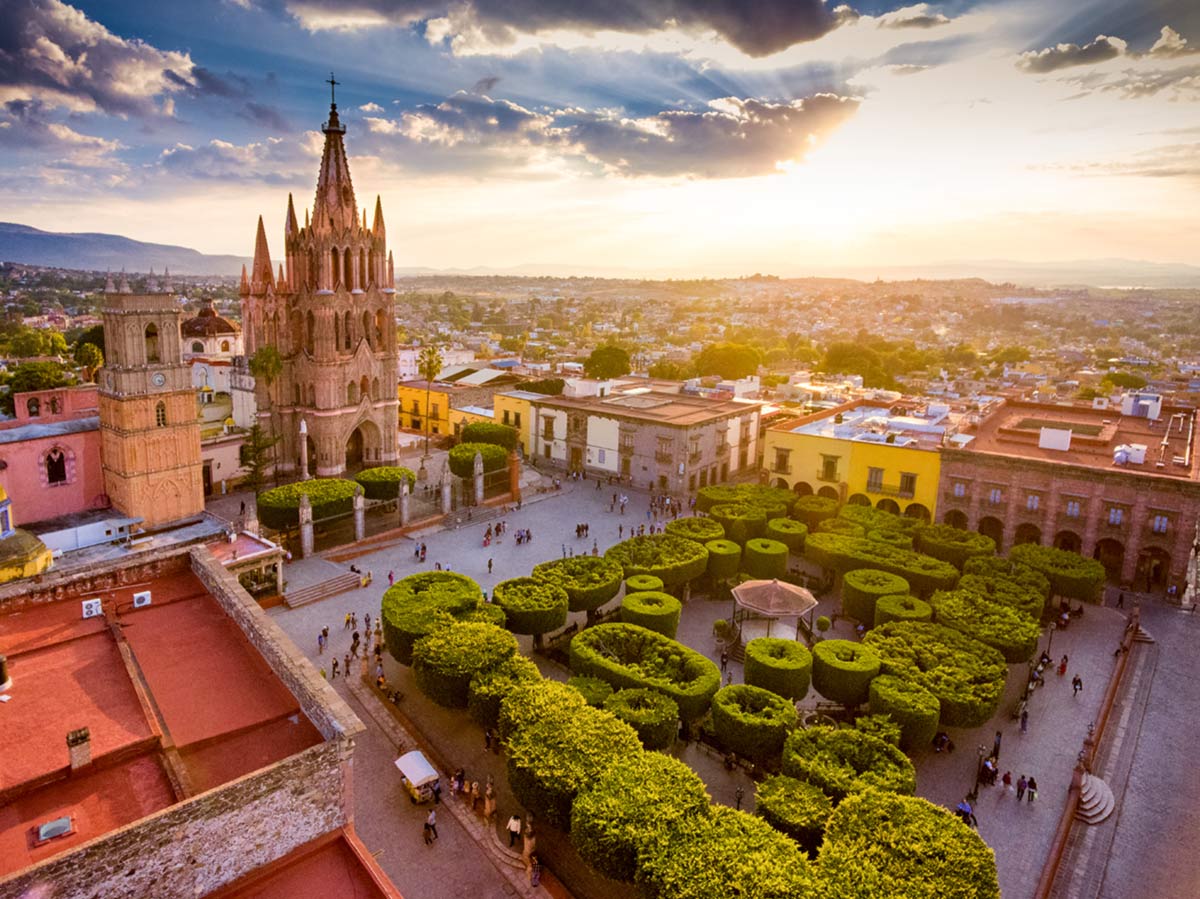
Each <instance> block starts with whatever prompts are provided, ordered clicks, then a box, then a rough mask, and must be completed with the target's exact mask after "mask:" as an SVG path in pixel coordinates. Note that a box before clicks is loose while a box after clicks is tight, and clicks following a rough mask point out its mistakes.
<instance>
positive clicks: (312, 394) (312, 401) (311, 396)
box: [308, 382, 317, 459]
mask: <svg viewBox="0 0 1200 899" xmlns="http://www.w3.org/2000/svg"><path fill="white" fill-rule="evenodd" d="M308 404H309V405H310V406H316V404H317V388H316V387H315V386H314V385H313V384H312V383H311V382H310V383H309V385H308ZM313 458H314V459H315V458H316V456H314V457H313Z"/></svg>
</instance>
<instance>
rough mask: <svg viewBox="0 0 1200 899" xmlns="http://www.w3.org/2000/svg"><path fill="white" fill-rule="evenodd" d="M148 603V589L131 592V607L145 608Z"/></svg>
mask: <svg viewBox="0 0 1200 899" xmlns="http://www.w3.org/2000/svg"><path fill="white" fill-rule="evenodd" d="M148 605H150V591H149V590H143V591H141V592H140V593H135V594H133V607H134V608H135V609H141V608H145V607H146V606H148Z"/></svg>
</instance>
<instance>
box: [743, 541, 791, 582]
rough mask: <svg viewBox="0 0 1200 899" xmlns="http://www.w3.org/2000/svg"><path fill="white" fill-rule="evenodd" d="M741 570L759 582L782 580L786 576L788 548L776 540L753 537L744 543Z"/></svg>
mask: <svg viewBox="0 0 1200 899" xmlns="http://www.w3.org/2000/svg"><path fill="white" fill-rule="evenodd" d="M742 556H743V558H742V568H743V569H745V571H746V573H747V574H749V575H750V576H751V577H754V578H759V579H761V580H771V579H772V578H782V577H784V576H785V575H786V574H787V563H788V548H787V546H786V545H784V544H782V543H780V542H779V541H778V540H768V539H767V538H766V537H755V538H753V539H751V540H747V541H746V550H745V552H744V553H743V554H742Z"/></svg>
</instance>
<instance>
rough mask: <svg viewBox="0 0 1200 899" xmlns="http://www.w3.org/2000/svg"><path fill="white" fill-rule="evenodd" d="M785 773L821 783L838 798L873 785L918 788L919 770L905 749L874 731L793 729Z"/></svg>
mask: <svg viewBox="0 0 1200 899" xmlns="http://www.w3.org/2000/svg"><path fill="white" fill-rule="evenodd" d="M783 773H784V774H786V775H787V776H788V777H795V778H797V779H798V780H803V781H806V782H808V783H810V784H813V785H814V786H818V787H820V788H821V789H822V790H824V791H825V793H826V794H827V795H828V796H829V797H830V798H832V799H833V801H834V803H838V802H841V801H842V800H843V799H845V798H846V797H847V796H848V795H850V794H851V793H855V792H858V791H859V790H865V789H868V788H870V787H875V788H876V789H880V790H888V791H890V792H893V793H903V794H905V795H909V794H912V793H914V792H916V789H917V773H916V770H915V769H914V768H913V763H912V762H911V761H909V760H908V757H907V756H906V755H905V754H904V753H903V752H901V751H900V750H899V749H897V748H896V747H895V746H892V745H891V744H889V743H885V742H884V741H883V740H880V739H879V738H878V737H873V736H871V735H870V734H864V733H862V732H861V731H857V730H850V729H839V728H835V727H809V728H806V729H804V730H795V731H792V733H791V735H790V736H789V737H788V738H787V743H786V744H785V745H784V747H783Z"/></svg>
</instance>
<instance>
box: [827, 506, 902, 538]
mask: <svg viewBox="0 0 1200 899" xmlns="http://www.w3.org/2000/svg"><path fill="white" fill-rule="evenodd" d="M838 518H841V519H843V520H845V521H852V522H854V523H855V524H857V525H859V526H860V527H861V528H862V529H863V530H864V531H903V532H904V533H906V534H915V533H916V532H917V531H919V530H920V529H921V527H922V523H921V522H920V521H919V520H918V519H916V518H907V517H905V516H904V515H896V514H895V513H894V512H885V511H884V510H883V509H875V508H872V507H871V506H857V505H854V504H853V503H848V504H847V505H844V506H842V507H841V508H840V509H838Z"/></svg>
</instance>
